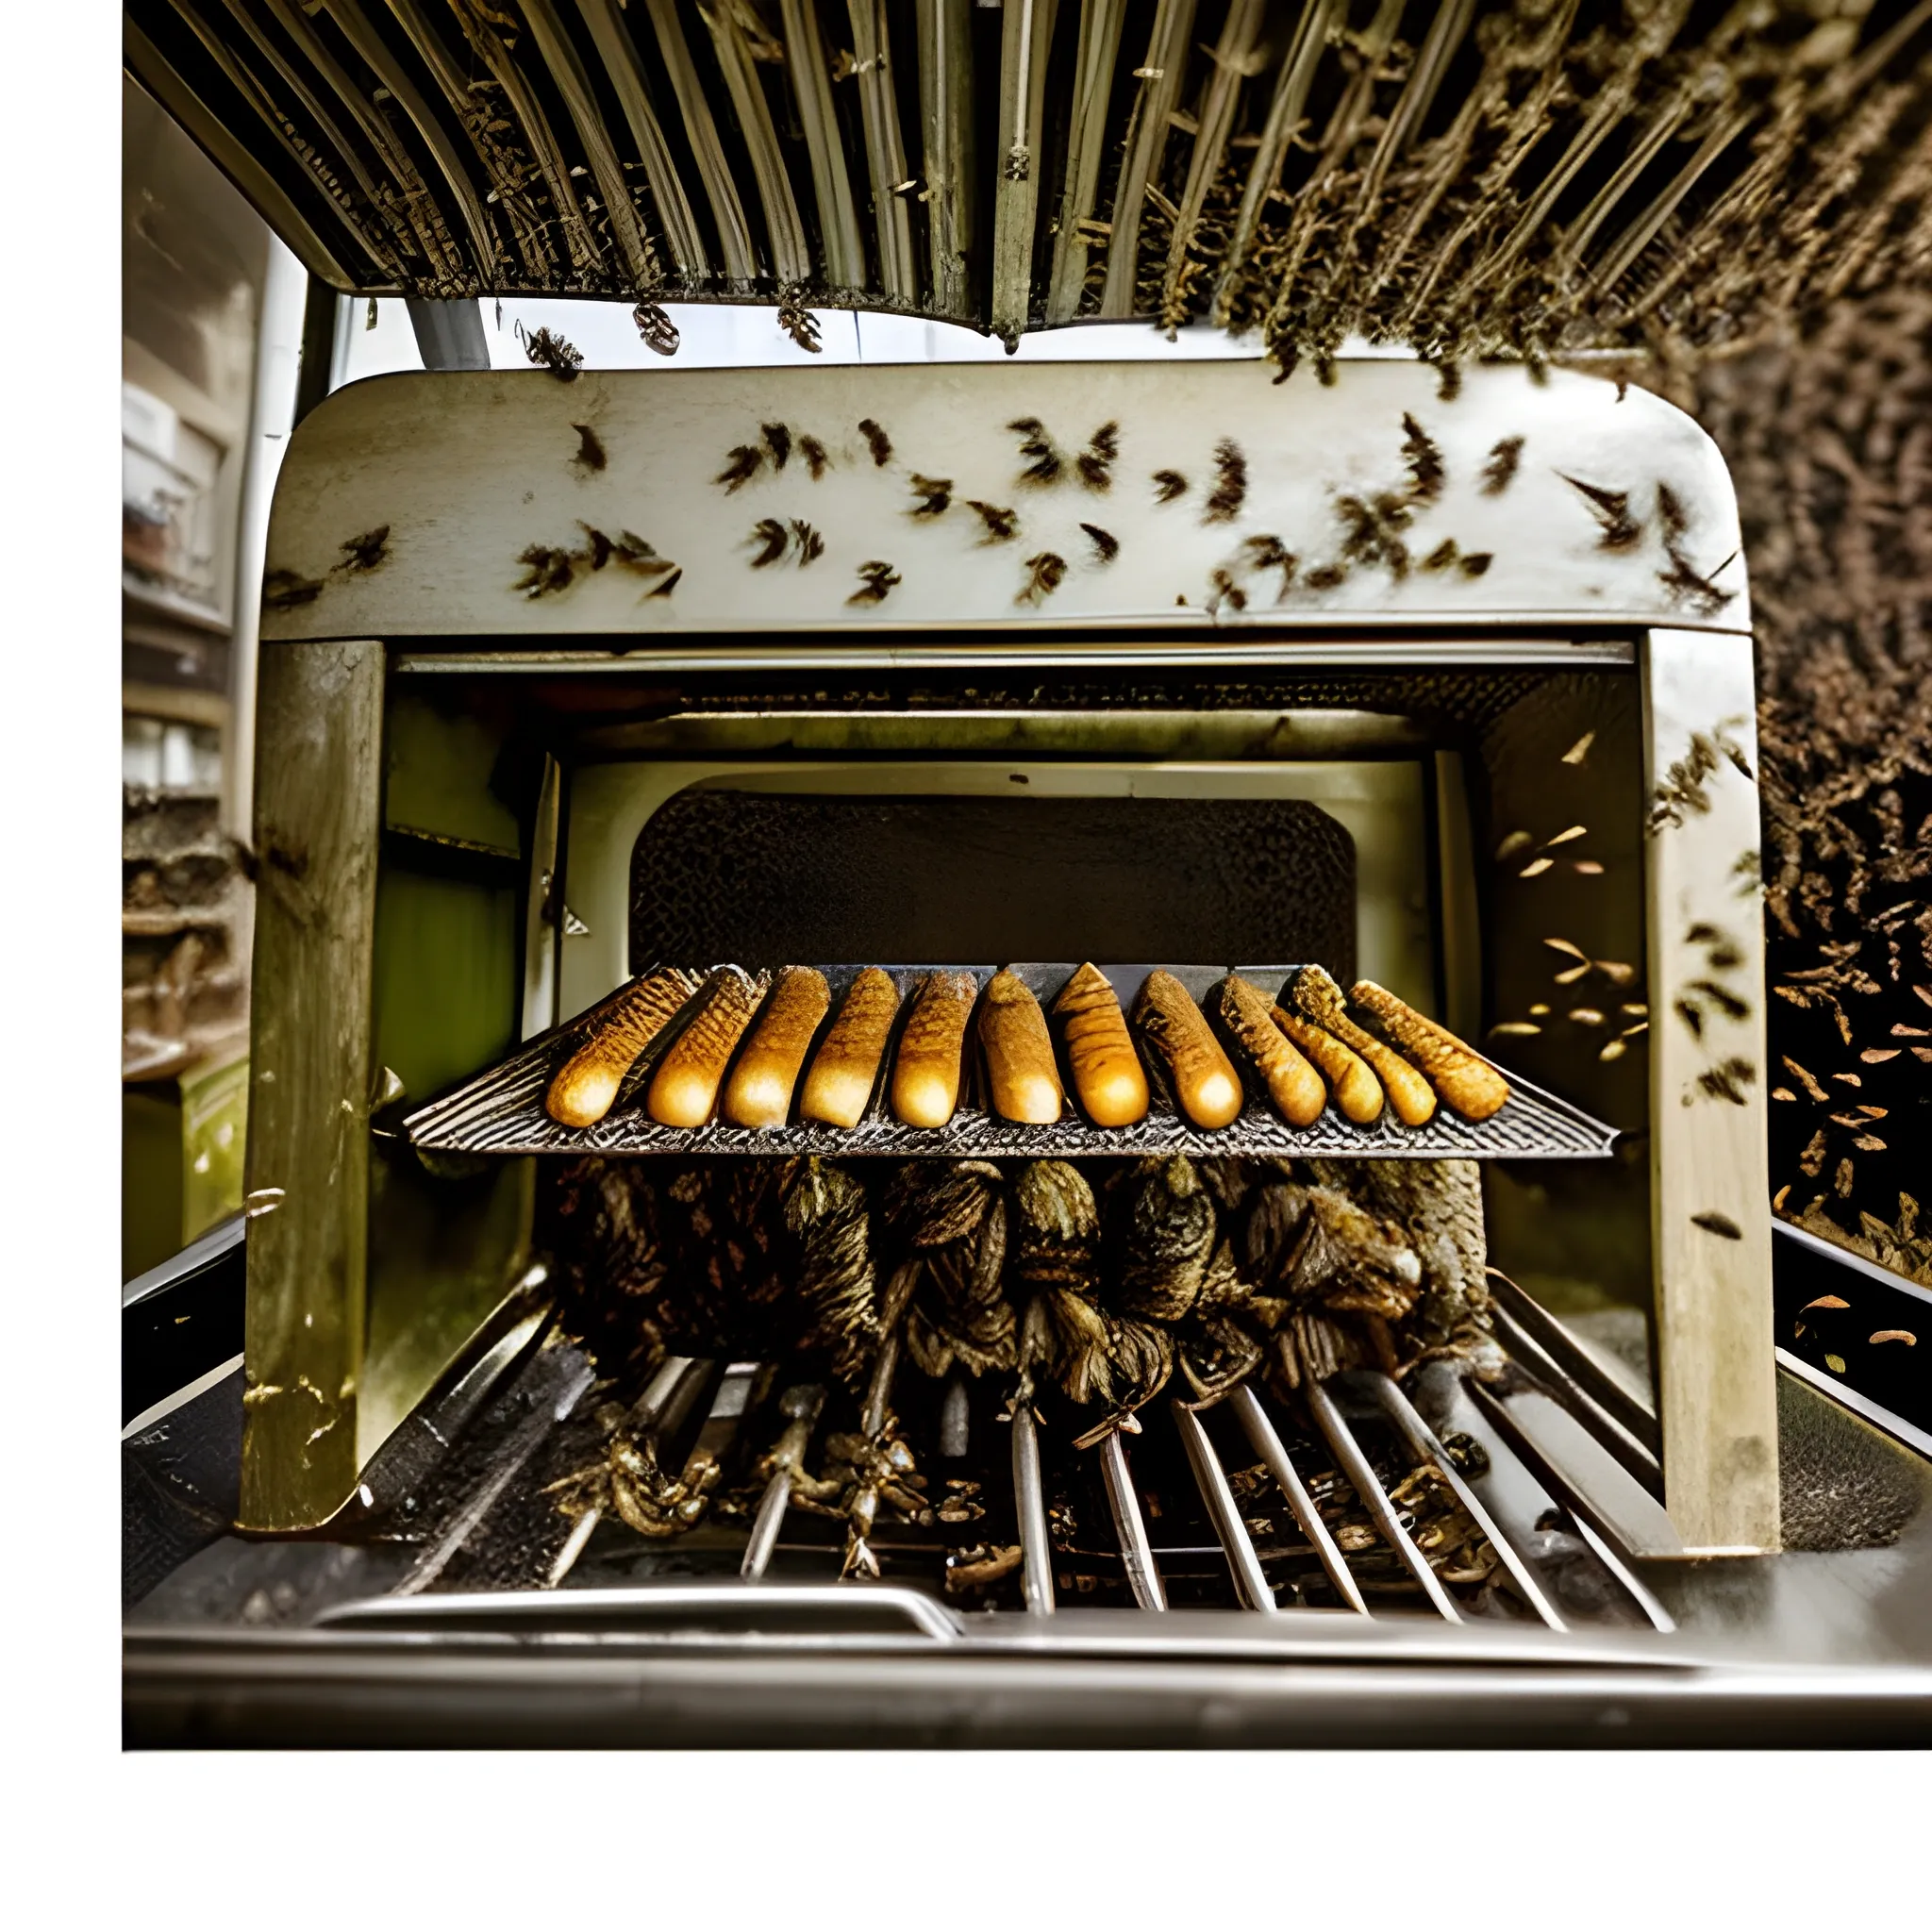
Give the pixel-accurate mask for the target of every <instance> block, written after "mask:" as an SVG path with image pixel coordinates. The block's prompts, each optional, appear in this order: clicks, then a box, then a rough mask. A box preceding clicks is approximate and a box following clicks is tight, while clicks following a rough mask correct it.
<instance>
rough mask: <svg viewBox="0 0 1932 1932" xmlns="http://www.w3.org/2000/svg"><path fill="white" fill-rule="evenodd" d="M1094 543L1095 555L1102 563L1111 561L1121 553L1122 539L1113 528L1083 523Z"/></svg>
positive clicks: (1083, 527)
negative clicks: (1115, 533)
mask: <svg viewBox="0 0 1932 1932" xmlns="http://www.w3.org/2000/svg"><path fill="white" fill-rule="evenodd" d="M1080 527H1081V528H1082V529H1083V530H1085V531H1086V533H1087V535H1088V538H1089V539H1090V540H1091V542H1092V544H1093V554H1094V557H1095V558H1097V559H1098V560H1099V561H1100V562H1102V563H1111V562H1112V561H1113V560H1114V558H1116V557H1118V556H1119V555H1120V554H1121V540H1120V539H1119V538H1118V537H1116V536H1115V535H1114V534H1113V532H1112V531H1111V530H1103V529H1102V528H1101V527H1100V525H1098V524H1082V525H1080Z"/></svg>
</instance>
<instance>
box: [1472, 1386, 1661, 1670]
mask: <svg viewBox="0 0 1932 1932" xmlns="http://www.w3.org/2000/svg"><path fill="white" fill-rule="evenodd" d="M1465 1386H1466V1387H1467V1388H1468V1390H1469V1392H1470V1395H1471V1396H1472V1398H1473V1399H1474V1402H1475V1405H1476V1407H1478V1408H1480V1409H1481V1410H1482V1412H1483V1416H1484V1418H1485V1419H1486V1420H1487V1421H1488V1422H1489V1423H1490V1424H1491V1425H1492V1426H1493V1427H1494V1428H1495V1430H1496V1433H1497V1434H1498V1435H1500V1436H1501V1437H1502V1438H1503V1440H1504V1441H1506V1442H1507V1444H1508V1445H1509V1447H1510V1449H1511V1450H1512V1451H1513V1452H1514V1454H1515V1456H1516V1458H1517V1460H1518V1461H1520V1462H1521V1463H1522V1464H1523V1465H1524V1468H1525V1469H1527V1470H1528V1471H1529V1473H1530V1474H1531V1475H1533V1476H1535V1477H1536V1479H1537V1481H1538V1482H1540V1483H1541V1484H1542V1486H1543V1487H1544V1488H1545V1489H1546V1490H1548V1491H1549V1492H1550V1494H1551V1495H1552V1496H1553V1497H1554V1498H1555V1499H1556V1500H1557V1502H1558V1503H1560V1504H1561V1505H1562V1507H1563V1511H1564V1513H1565V1514H1566V1515H1567V1516H1568V1517H1569V1519H1570V1521H1571V1522H1572V1523H1573V1524H1574V1525H1575V1527H1576V1534H1577V1536H1578V1537H1579V1538H1581V1539H1582V1541H1584V1543H1585V1544H1587V1545H1588V1547H1589V1549H1590V1551H1591V1555H1592V1556H1594V1557H1596V1559H1597V1561H1598V1562H1599V1563H1601V1564H1602V1565H1603V1566H1604V1568H1605V1569H1606V1570H1607V1571H1608V1572H1609V1573H1610V1574H1611V1575H1612V1576H1614V1577H1615V1578H1616V1579H1617V1581H1618V1583H1619V1584H1621V1585H1622V1586H1623V1588H1624V1591H1625V1593H1626V1594H1627V1595H1628V1596H1629V1598H1630V1600H1631V1602H1632V1603H1634V1604H1635V1605H1636V1606H1637V1607H1638V1608H1639V1609H1640V1610H1641V1611H1642V1612H1643V1615H1644V1617H1645V1618H1646V1619H1647V1620H1648V1622H1649V1624H1650V1626H1651V1628H1652V1629H1653V1630H1660V1631H1662V1632H1664V1633H1665V1634H1666V1635H1669V1633H1670V1632H1671V1631H1673V1630H1674V1629H1675V1628H1676V1627H1677V1623H1676V1619H1675V1618H1674V1617H1673V1616H1672V1615H1671V1613H1670V1611H1668V1610H1667V1609H1665V1608H1664V1607H1663V1605H1662V1604H1660V1603H1659V1602H1658V1601H1657V1598H1656V1597H1655V1596H1654V1595H1652V1593H1651V1592H1650V1591H1649V1590H1648V1589H1647V1588H1646V1587H1645V1586H1644V1584H1643V1582H1642V1581H1641V1579H1640V1578H1639V1576H1638V1575H1637V1574H1636V1573H1635V1572H1634V1571H1633V1570H1632V1569H1631V1568H1630V1566H1629V1565H1628V1564H1627V1563H1625V1562H1624V1559H1623V1557H1621V1556H1619V1555H1618V1553H1617V1551H1616V1550H1615V1549H1614V1548H1613V1547H1612V1541H1613V1537H1612V1532H1611V1530H1610V1527H1609V1524H1607V1522H1606V1521H1605V1520H1604V1518H1603V1517H1602V1516H1601V1515H1599V1514H1598V1512H1597V1510H1596V1508H1595V1507H1594V1506H1593V1505H1592V1504H1591V1501H1590V1498H1589V1497H1588V1496H1586V1495H1585V1494H1584V1493H1583V1491H1581V1490H1579V1489H1578V1488H1577V1486H1576V1485H1575V1484H1574V1483H1573V1482H1572V1481H1571V1480H1570V1478H1569V1477H1568V1476H1566V1475H1565V1474H1563V1472H1562V1471H1561V1470H1560V1469H1558V1468H1557V1465H1556V1464H1555V1463H1554V1462H1552V1461H1551V1460H1550V1458H1549V1457H1547V1456H1545V1455H1544V1454H1543V1452H1542V1451H1541V1449H1540V1448H1539V1447H1538V1446H1537V1444H1536V1443H1535V1442H1534V1441H1532V1440H1531V1439H1530V1437H1529V1435H1528V1434H1527V1433H1526V1431H1525V1430H1524V1427H1523V1425H1522V1424H1520V1423H1518V1421H1517V1420H1516V1418H1515V1417H1514V1416H1513V1415H1511V1414H1510V1413H1509V1409H1508V1406H1507V1404H1506V1403H1503V1402H1501V1401H1499V1400H1498V1399H1497V1398H1496V1397H1495V1396H1493V1395H1491V1393H1490V1391H1488V1390H1487V1389H1485V1388H1483V1387H1481V1385H1480V1384H1478V1383H1475V1382H1470V1383H1468V1384H1466V1385H1465Z"/></svg>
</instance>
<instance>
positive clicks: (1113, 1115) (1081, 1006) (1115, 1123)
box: [1053, 963, 1148, 1127]
mask: <svg viewBox="0 0 1932 1932" xmlns="http://www.w3.org/2000/svg"><path fill="white" fill-rule="evenodd" d="M1053 1011H1054V1018H1055V1019H1057V1020H1058V1022H1059V1023H1060V1025H1061V1027H1062V1029H1063V1030H1064V1032H1065V1035H1066V1041H1067V1066H1068V1068H1069V1070H1070V1071H1071V1072H1072V1074H1073V1075H1074V1093H1075V1095H1076V1096H1077V1097H1078V1099H1079V1102H1080V1107H1081V1109H1082V1111H1084V1112H1085V1114H1086V1116H1087V1118H1088V1119H1089V1120H1091V1122H1092V1123H1093V1124H1094V1125H1095V1126H1096V1127H1131V1126H1132V1125H1133V1124H1134V1123H1135V1122H1136V1121H1141V1120H1145V1119H1146V1118H1147V1100H1148V1095H1147V1074H1146V1070H1145V1069H1144V1068H1143V1067H1142V1066H1141V1056H1140V1055H1139V1054H1137V1053H1136V1052H1135V1051H1134V1040H1133V1036H1132V1034H1130V1033H1129V1032H1128V1031H1127V1019H1126V1015H1125V1014H1124V1013H1123V1012H1122V1011H1121V1003H1120V996H1119V995H1118V994H1117V993H1116V992H1115V991H1114V990H1113V988H1112V986H1111V985H1109V984H1108V977H1107V975H1106V974H1104V973H1103V972H1101V970H1100V969H1099V967H1097V966H1094V965H1092V964H1091V963H1090V964H1088V965H1085V966H1082V967H1081V968H1080V970H1079V972H1077V973H1076V974H1074V976H1073V978H1071V979H1070V980H1068V981H1067V983H1066V985H1065V986H1063V987H1062V988H1061V989H1060V996H1059V998H1058V999H1057V1000H1056V1001H1055V1002H1054V1003H1053Z"/></svg>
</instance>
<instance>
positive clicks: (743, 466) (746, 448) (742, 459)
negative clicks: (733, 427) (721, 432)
mask: <svg viewBox="0 0 1932 1932" xmlns="http://www.w3.org/2000/svg"><path fill="white" fill-rule="evenodd" d="M764 460H765V453H764V451H763V450H761V449H759V448H758V445H757V444H756V443H752V442H741V443H740V444H739V445H738V447H737V448H736V449H734V450H733V451H731V453H730V454H729V455H728V456H727V457H726V458H724V468H723V469H722V470H720V471H719V472H718V474H717V475H715V476H713V477H712V478H711V481H712V482H713V483H722V484H724V494H725V495H726V496H731V495H734V494H736V492H737V491H740V490H741V489H742V488H743V487H744V486H745V485H746V484H747V483H749V482H750V481H751V479H752V478H753V477H754V476H756V475H758V471H759V469H760V468H761V467H762V466H763V464H764Z"/></svg>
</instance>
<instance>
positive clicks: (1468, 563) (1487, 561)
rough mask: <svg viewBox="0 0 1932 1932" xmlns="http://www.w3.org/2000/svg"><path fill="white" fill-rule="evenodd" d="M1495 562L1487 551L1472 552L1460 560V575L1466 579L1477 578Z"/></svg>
mask: <svg viewBox="0 0 1932 1932" xmlns="http://www.w3.org/2000/svg"><path fill="white" fill-rule="evenodd" d="M1495 560H1496V559H1495V557H1494V555H1493V554H1492V553H1491V552H1490V551H1488V550H1472V551H1471V552H1470V554H1469V555H1468V556H1467V557H1465V558H1463V559H1462V575H1464V576H1466V577H1479V576H1481V575H1482V574H1483V573H1484V572H1485V571H1486V570H1488V569H1489V567H1490V566H1491V564H1492V563H1494V562H1495Z"/></svg>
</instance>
